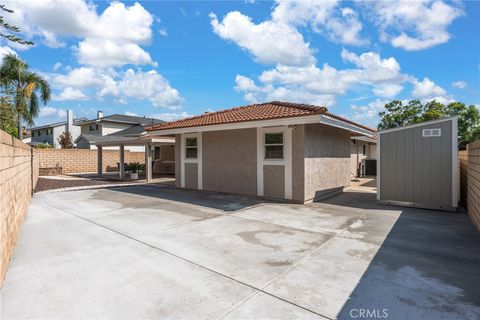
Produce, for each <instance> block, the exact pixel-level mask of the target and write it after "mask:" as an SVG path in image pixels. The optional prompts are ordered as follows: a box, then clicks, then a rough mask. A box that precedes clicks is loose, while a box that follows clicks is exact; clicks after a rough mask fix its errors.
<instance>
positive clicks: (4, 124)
mask: <svg viewBox="0 0 480 320" xmlns="http://www.w3.org/2000/svg"><path fill="white" fill-rule="evenodd" d="M0 129H2V130H3V131H5V132H6V133H8V134H10V135H12V136H14V137H17V134H18V132H17V123H16V121H15V109H14V107H13V105H12V104H11V103H10V101H8V98H7V97H0Z"/></svg>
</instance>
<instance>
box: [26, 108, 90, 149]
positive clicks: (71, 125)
mask: <svg viewBox="0 0 480 320" xmlns="http://www.w3.org/2000/svg"><path fill="white" fill-rule="evenodd" d="M85 120H86V119H85V118H81V119H73V112H72V110H68V111H67V120H66V121H60V122H56V123H50V124H46V125H43V126H38V127H34V128H30V132H31V137H30V141H29V144H30V145H32V146H34V145H37V144H49V145H51V146H53V147H54V148H56V149H59V148H60V147H61V146H60V143H59V142H58V138H59V137H60V135H62V134H63V133H64V132H70V134H71V135H72V141H75V139H77V137H78V136H79V135H80V127H79V126H78V124H79V123H80V122H82V121H85Z"/></svg>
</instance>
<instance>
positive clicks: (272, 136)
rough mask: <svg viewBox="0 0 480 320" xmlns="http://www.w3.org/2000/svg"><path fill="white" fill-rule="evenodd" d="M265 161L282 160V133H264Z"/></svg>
mask: <svg viewBox="0 0 480 320" xmlns="http://www.w3.org/2000/svg"><path fill="white" fill-rule="evenodd" d="M265 159H267V160H268V159H274V160H282V159H283V133H282V132H276V133H265Z"/></svg>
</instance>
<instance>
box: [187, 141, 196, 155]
mask: <svg viewBox="0 0 480 320" xmlns="http://www.w3.org/2000/svg"><path fill="white" fill-rule="evenodd" d="M185 158H187V159H197V138H186V139H185Z"/></svg>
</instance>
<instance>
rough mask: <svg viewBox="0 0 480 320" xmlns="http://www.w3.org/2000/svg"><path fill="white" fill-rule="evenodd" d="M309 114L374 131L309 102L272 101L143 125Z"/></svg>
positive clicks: (150, 127) (183, 124)
mask: <svg viewBox="0 0 480 320" xmlns="http://www.w3.org/2000/svg"><path fill="white" fill-rule="evenodd" d="M310 115H326V116H329V117H332V118H335V119H337V120H340V121H343V122H346V123H350V124H353V125H356V126H359V127H361V128H364V129H366V130H369V131H372V132H373V131H376V130H375V129H373V128H369V127H367V126H364V125H361V124H358V123H356V122H353V121H351V120H348V119H345V118H343V117H340V116H337V115H335V114H332V113H330V112H328V109H327V108H326V107H320V106H315V105H309V104H300V103H291V102H281V101H272V102H265V103H260V104H252V105H247V106H241V107H236V108H232V109H227V110H222V111H216V112H209V113H205V114H203V115H199V116H195V117H191V118H186V119H182V120H177V121H171V122H164V123H159V124H153V125H147V126H145V130H146V131H157V130H167V129H178V128H189V127H198V126H208V125H216V124H229V123H238V122H248V121H258V120H272V119H281V118H294V117H300V116H310Z"/></svg>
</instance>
